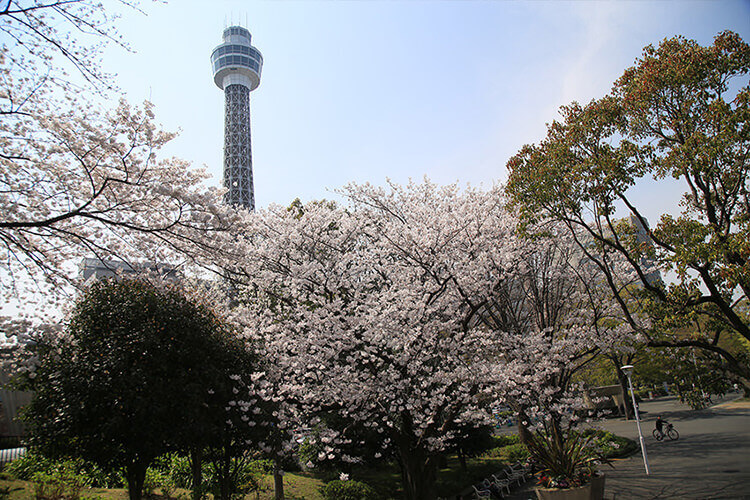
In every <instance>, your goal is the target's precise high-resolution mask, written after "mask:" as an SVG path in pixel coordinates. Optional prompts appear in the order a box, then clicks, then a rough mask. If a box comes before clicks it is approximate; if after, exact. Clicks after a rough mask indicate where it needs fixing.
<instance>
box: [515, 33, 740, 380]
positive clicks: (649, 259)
mask: <svg viewBox="0 0 750 500" xmlns="http://www.w3.org/2000/svg"><path fill="white" fill-rule="evenodd" d="M749 70H750V47H749V46H748V44H747V43H745V42H744V41H743V40H742V39H741V38H740V37H739V36H738V35H737V34H735V33H731V32H723V33H720V34H719V35H717V36H716V38H715V41H714V44H713V45H711V46H708V47H702V46H700V45H699V44H697V43H696V42H695V41H692V40H686V39H685V38H682V37H674V38H671V39H666V40H664V41H663V42H661V43H660V44H659V45H658V46H657V47H653V46H648V47H646V48H645V49H644V52H643V55H642V57H641V58H640V59H638V60H637V61H636V64H635V65H634V66H633V67H631V68H628V69H627V70H626V71H625V72H624V74H623V75H622V77H621V78H620V79H618V80H617V81H616V82H615V84H614V87H613V89H612V91H611V92H610V94H608V95H607V96H605V97H603V98H601V99H596V100H593V101H591V102H590V103H589V104H587V105H580V104H578V103H572V104H570V105H568V106H563V107H562V108H561V113H562V120H561V121H555V122H554V123H552V124H551V125H550V126H549V128H548V132H547V136H546V138H545V139H544V140H542V141H541V142H540V143H538V144H536V145H526V146H524V147H523V148H522V149H521V150H520V151H519V152H518V154H517V155H516V156H514V157H513V158H511V160H510V161H509V162H508V169H509V170H510V178H509V182H508V188H507V190H508V193H509V195H510V198H511V200H512V203H513V206H514V207H517V208H518V210H519V211H520V214H521V218H522V221H524V222H525V223H532V222H535V221H540V220H550V221H554V222H558V223H562V224H564V225H565V226H566V227H567V228H568V230H569V232H570V234H571V235H574V237H575V238H576V239H577V243H578V246H579V247H580V248H581V251H582V252H583V253H584V254H585V255H586V258H587V259H588V260H589V261H591V262H593V263H595V264H596V265H597V266H598V267H599V268H600V269H601V270H602V271H603V272H604V274H605V275H606V276H607V282H608V284H609V285H610V288H611V289H612V291H613V292H614V297H615V299H616V300H617V302H618V303H619V305H620V307H621V309H622V311H623V314H624V317H625V319H626V320H627V322H628V324H629V325H630V327H631V328H632V329H633V330H634V331H635V332H637V333H639V334H641V335H643V336H644V337H645V339H646V340H647V341H648V342H649V344H650V345H652V346H694V347H700V348H703V349H707V350H711V351H714V352H717V353H719V354H721V355H722V356H723V358H724V360H725V363H726V365H727V366H728V367H729V368H730V369H732V370H733V371H734V372H735V373H739V374H741V375H742V376H743V377H745V378H746V379H747V378H749V377H750V369H749V368H748V366H747V365H746V364H743V363H741V362H738V360H737V359H736V358H735V357H734V356H733V355H732V354H731V353H730V352H728V351H727V350H725V349H723V348H722V347H721V346H720V338H721V335H722V333H723V332H726V331H733V332H736V333H737V334H739V335H741V336H742V337H744V338H745V339H749V338H750V327H749V326H748V317H747V315H746V314H744V313H743V308H745V309H746V308H747V303H748V294H749V293H750V281H749V280H750V278H749V277H750V195H749V194H748V193H749V191H750V184H749V181H748V171H749V169H750V161H749V158H748V155H749V154H750V140H749V139H750V105H749V104H750V87H749V86H748V71H749ZM648 178H652V179H655V180H657V181H659V180H663V179H668V178H672V179H675V180H676V181H678V182H679V183H680V184H681V185H682V187H683V192H684V194H683V199H682V206H683V210H682V212H681V213H680V214H664V215H662V216H661V218H660V220H659V221H657V223H656V224H654V225H653V226H649V224H648V221H647V220H646V218H645V216H644V209H645V207H644V206H637V205H636V203H635V201H634V198H633V191H632V189H631V188H633V187H635V186H637V184H638V183H639V182H640V181H641V180H642V179H648ZM618 208H619V209H622V210H624V212H625V213H626V214H630V215H631V216H632V217H633V222H634V223H627V222H626V221H623V220H622V219H619V218H618V215H617V213H618V212H617V210H618ZM641 228H642V229H641ZM639 229H641V230H642V231H644V232H645V235H646V237H645V238H643V237H639V236H638V234H637V233H638V231H639ZM614 256H617V258H618V259H619V261H620V262H619V263H618V264H615V262H614V261H613V257H614ZM622 263H624V264H625V265H624V266H622V265H621V264H622ZM618 266H619V267H618ZM655 270H658V271H660V272H661V275H662V276H663V277H664V279H663V280H659V279H654V271H655ZM622 272H630V273H633V274H634V275H635V276H637V277H638V286H637V287H625V288H623V287H621V286H619V285H618V284H617V283H616V276H617V275H618V273H622Z"/></svg>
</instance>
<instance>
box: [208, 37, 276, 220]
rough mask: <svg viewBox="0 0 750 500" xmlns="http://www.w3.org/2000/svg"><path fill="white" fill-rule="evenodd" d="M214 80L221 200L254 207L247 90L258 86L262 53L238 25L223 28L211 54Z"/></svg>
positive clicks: (238, 205)
mask: <svg viewBox="0 0 750 500" xmlns="http://www.w3.org/2000/svg"><path fill="white" fill-rule="evenodd" d="M211 66H212V68H213V71H214V82H215V83H216V85H217V86H218V87H219V88H220V89H221V90H223V91H224V97H225V99H224V101H225V104H224V187H226V188H227V189H228V191H227V193H226V195H225V196H224V202H225V203H227V204H229V205H234V206H237V207H241V208H246V209H248V210H255V192H254V189H253V157H252V150H251V148H250V92H251V91H253V90H255V89H256V88H257V87H258V85H260V71H261V69H262V68H263V56H261V55H260V51H259V50H258V49H256V48H255V47H253V46H252V45H251V44H250V32H249V31H248V30H247V29H245V28H243V27H241V26H230V27H229V28H226V29H225V30H224V43H222V44H221V45H219V46H218V47H216V48H215V49H214V50H213V52H212V53H211Z"/></svg>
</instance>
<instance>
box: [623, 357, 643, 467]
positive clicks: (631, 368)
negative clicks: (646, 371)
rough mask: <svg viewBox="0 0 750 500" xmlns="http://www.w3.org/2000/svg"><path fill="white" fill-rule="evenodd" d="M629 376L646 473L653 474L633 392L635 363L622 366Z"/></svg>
mask: <svg viewBox="0 0 750 500" xmlns="http://www.w3.org/2000/svg"><path fill="white" fill-rule="evenodd" d="M620 370H622V372H623V373H624V374H625V375H627V377H628V386H630V397H631V398H633V410H634V411H635V423H636V425H637V426H638V439H640V441H641V455H643V466H644V467H645V468H646V475H647V476H648V475H649V474H651V471H650V470H649V468H648V455H647V454H646V444H645V443H644V442H643V432H641V416H640V415H639V414H638V405H637V404H635V393H634V392H633V381H632V380H631V378H630V374H631V373H633V365H625V366H623V367H622V368H620Z"/></svg>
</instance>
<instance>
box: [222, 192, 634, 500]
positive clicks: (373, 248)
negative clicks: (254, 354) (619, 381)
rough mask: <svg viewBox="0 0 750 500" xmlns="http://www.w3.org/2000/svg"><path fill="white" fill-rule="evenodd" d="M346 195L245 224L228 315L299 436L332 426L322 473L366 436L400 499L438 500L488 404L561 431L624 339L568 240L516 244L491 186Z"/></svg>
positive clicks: (324, 442) (605, 297)
mask: <svg viewBox="0 0 750 500" xmlns="http://www.w3.org/2000/svg"><path fill="white" fill-rule="evenodd" d="M342 193H343V194H344V195H345V196H346V197H347V198H348V199H349V201H350V206H349V207H347V208H342V207H340V206H338V205H336V204H332V203H310V204H307V205H305V206H301V205H300V204H296V205H295V206H294V207H292V209H291V210H290V209H287V208H284V207H272V208H271V209H269V210H267V211H260V212H258V213H256V214H253V215H252V216H251V217H250V218H249V220H248V223H249V224H250V226H249V228H248V230H247V232H246V234H247V235H248V236H247V246H246V251H245V257H244V258H243V259H242V260H241V261H239V262H238V263H237V264H236V268H237V269H238V270H239V271H241V273H239V274H241V275H244V276H245V277H246V280H247V281H246V282H245V284H244V286H243V287H242V290H243V291H244V296H243V299H242V302H243V303H244V305H243V307H241V308H239V309H238V310H237V311H236V314H237V318H238V320H239V321H241V322H242V323H243V324H244V325H245V327H246V328H247V329H248V331H249V332H252V333H253V334H255V335H257V336H259V337H260V338H261V339H262V344H263V347H264V348H265V352H266V355H267V356H268V359H269V367H268V374H267V375H268V377H269V379H270V380H273V381H274V386H273V387H274V390H275V391H276V392H275V394H276V395H277V398H278V399H280V400H283V401H285V402H286V404H289V405H292V406H293V407H294V409H296V410H297V412H298V414H299V415H301V416H302V418H303V421H304V422H306V423H307V424H308V425H317V424H318V423H319V422H322V423H323V424H325V422H326V421H331V420H335V421H336V423H337V425H335V426H333V425H332V426H330V427H325V426H323V428H320V429H319V435H318V436H316V437H317V438H318V439H319V443H317V444H318V446H319V452H318V460H319V461H323V462H324V461H326V460H330V459H333V458H335V457H337V458H340V459H342V460H345V461H352V462H356V461H358V460H359V457H357V456H355V455H351V454H350V453H352V450H355V451H356V448H357V445H359V446H360V447H362V448H365V447H364V446H362V445H363V444H364V443H362V442H360V441H353V440H361V439H363V436H364V435H368V436H370V438H371V439H375V440H376V442H373V443H369V444H370V445H373V444H376V445H379V446H380V448H381V451H380V452H377V453H373V455H372V457H373V458H376V459H377V458H379V456H381V455H382V454H385V453H386V452H393V453H394V454H395V455H396V456H397V457H398V461H399V464H400V466H401V472H402V484H403V485H404V491H405V496H406V498H414V499H416V498H433V497H434V496H435V494H436V492H435V491H434V488H435V473H436V467H437V463H438V461H439V458H440V455H441V453H442V452H443V451H444V450H446V449H447V448H448V447H450V446H452V445H453V439H452V438H453V437H454V436H456V434H457V432H460V431H461V426H462V425H463V424H464V423H468V424H470V425H471V424H475V423H482V422H488V421H489V418H490V411H489V406H490V403H491V402H505V403H508V404H511V403H512V404H513V406H514V407H515V408H518V409H519V410H520V411H524V412H525V414H526V415H529V420H531V418H532V417H533V418H534V419H537V418H538V419H539V420H538V421H540V422H547V421H549V420H550V419H553V420H554V422H555V425H561V424H563V423H565V421H567V422H570V416H571V415H572V412H571V411H570V409H571V408H572V407H575V405H576V404H577V403H576V398H575V397H574V396H573V394H572V391H571V390H570V389H572V387H571V386H570V384H569V381H570V375H571V373H573V372H575V371H576V370H577V369H578V367H580V366H582V365H584V364H585V363H587V362H588V361H589V360H590V359H591V357H592V356H593V354H594V353H595V352H597V350H598V349H599V348H600V346H611V345H613V343H614V342H616V340H617V338H618V336H619V335H620V334H621V333H622V331H621V329H620V328H618V327H617V326H615V327H614V328H611V327H609V326H607V323H606V320H607V319H608V318H609V315H610V314H612V313H613V312H616V311H614V310H613V309H612V307H611V304H612V301H611V299H610V296H609V294H608V293H601V292H606V289H604V288H596V287H595V286H594V284H595V283H596V282H597V280H599V279H600V278H597V277H596V272H597V270H596V268H595V267H593V266H580V265H579V264H580V260H579V259H578V257H577V255H576V254H575V253H574V252H572V250H573V247H572V246H571V245H570V242H569V241H566V240H565V239H564V238H563V239H556V238H552V237H549V236H546V235H539V238H538V239H536V240H528V241H527V240H523V239H520V238H518V237H517V236H516V234H515V230H516V223H517V220H516V219H515V217H513V216H512V215H511V214H510V213H508V212H507V211H506V210H505V209H504V207H503V195H502V191H501V190H500V189H499V188H494V189H491V190H488V191H482V190H478V189H466V190H460V189H459V188H458V187H457V186H455V185H454V186H445V187H440V186H436V185H434V184H432V183H430V182H429V181H425V182H424V183H421V184H416V183H410V184H408V185H406V186H399V185H395V184H391V185H390V186H389V188H388V189H379V188H375V187H373V186H369V185H364V186H358V185H350V186H348V187H347V188H346V189H344V190H343V191H342ZM563 236H564V234H563ZM592 273H593V274H592ZM612 324H614V325H618V324H619V323H618V322H617V321H614V322H612ZM292 414H293V412H291V411H290V412H288V415H292ZM285 418H286V416H285ZM280 425H282V426H287V428H288V426H290V425H294V424H293V423H289V422H286V421H285V419H282V420H281V422H280ZM525 427H532V425H531V424H530V422H526V423H525ZM367 451H368V453H369V452H371V451H372V450H370V449H368V450H367Z"/></svg>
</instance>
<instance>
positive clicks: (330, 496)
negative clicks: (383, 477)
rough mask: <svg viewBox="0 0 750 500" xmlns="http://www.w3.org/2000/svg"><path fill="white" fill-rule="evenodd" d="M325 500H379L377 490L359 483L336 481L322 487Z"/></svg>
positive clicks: (321, 490)
mask: <svg viewBox="0 0 750 500" xmlns="http://www.w3.org/2000/svg"><path fill="white" fill-rule="evenodd" d="M320 494H321V495H323V498H324V499H325V500H377V499H378V498H379V497H378V495H377V494H376V493H375V490H373V489H372V488H370V487H369V486H368V485H366V484H365V483H361V482H359V481H341V480H338V479H337V480H335V481H331V482H330V483H327V484H324V485H323V486H321V487H320Z"/></svg>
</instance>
